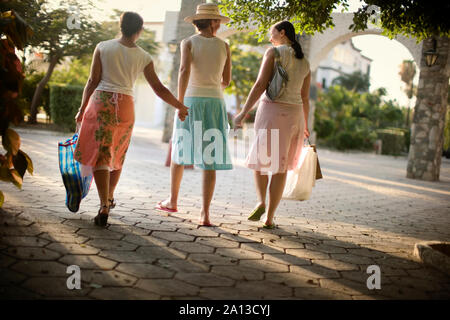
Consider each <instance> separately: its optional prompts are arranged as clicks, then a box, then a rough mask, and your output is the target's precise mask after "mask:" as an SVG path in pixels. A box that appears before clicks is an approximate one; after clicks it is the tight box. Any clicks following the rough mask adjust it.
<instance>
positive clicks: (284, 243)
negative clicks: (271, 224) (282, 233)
mask: <svg viewBox="0 0 450 320" xmlns="http://www.w3.org/2000/svg"><path fill="white" fill-rule="evenodd" d="M263 243H264V244H268V245H271V246H275V247H279V248H281V249H304V248H305V245H304V244H303V243H301V242H300V241H295V240H294V239H263Z"/></svg>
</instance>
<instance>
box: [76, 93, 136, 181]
mask: <svg viewBox="0 0 450 320" xmlns="http://www.w3.org/2000/svg"><path fill="white" fill-rule="evenodd" d="M133 126H134V102H133V97H132V96H130V95H126V94H121V93H115V92H106V91H101V90H96V91H95V92H94V93H93V94H92V96H91V98H90V99H89V103H88V106H87V108H86V111H85V113H84V116H83V120H82V122H81V128H80V131H79V138H78V142H77V146H76V148H75V159H76V160H77V161H78V162H80V163H81V164H82V166H81V169H82V175H83V176H86V175H89V174H92V171H93V170H95V168H102V169H106V168H107V169H109V170H110V171H113V170H119V169H121V168H122V166H123V163H124V161H125V155H126V153H127V150H128V146H129V144H130V139H131V133H132V131H133Z"/></svg>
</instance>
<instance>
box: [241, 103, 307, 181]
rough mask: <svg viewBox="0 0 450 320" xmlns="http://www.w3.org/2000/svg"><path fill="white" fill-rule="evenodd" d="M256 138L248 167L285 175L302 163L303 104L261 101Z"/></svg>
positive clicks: (256, 120)
mask: <svg viewBox="0 0 450 320" xmlns="http://www.w3.org/2000/svg"><path fill="white" fill-rule="evenodd" d="M254 129H255V139H254V141H253V144H252V146H251V148H250V152H249V154H248V156H247V159H246V162H245V165H246V166H247V167H248V168H250V169H253V170H257V171H261V172H262V173H264V172H266V173H271V174H276V173H284V172H286V171H287V170H293V169H294V168H295V167H296V166H297V163H298V161H299V158H300V155H301V152H302V148H303V139H304V131H305V119H304V114H303V106H302V105H301V104H287V103H279V102H273V101H271V100H269V99H267V98H265V97H264V98H262V99H261V100H260V103H259V106H258V110H257V112H256V117H255V127H254Z"/></svg>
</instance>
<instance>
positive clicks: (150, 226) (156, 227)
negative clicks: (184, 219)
mask: <svg viewBox="0 0 450 320" xmlns="http://www.w3.org/2000/svg"><path fill="white" fill-rule="evenodd" d="M136 227H139V228H143V229H147V230H150V231H176V230H177V228H176V227H173V226H169V225H164V224H161V223H159V222H158V223H156V222H153V223H147V222H145V223H138V224H137V225H136Z"/></svg>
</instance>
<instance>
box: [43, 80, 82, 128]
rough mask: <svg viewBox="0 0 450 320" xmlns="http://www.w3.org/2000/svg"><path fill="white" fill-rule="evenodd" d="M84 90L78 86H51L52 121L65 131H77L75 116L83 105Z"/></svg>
mask: <svg viewBox="0 0 450 320" xmlns="http://www.w3.org/2000/svg"><path fill="white" fill-rule="evenodd" d="M83 90H84V87H82V86H76V85H56V84H53V85H50V112H51V115H52V119H53V122H54V123H56V124H57V125H59V126H61V127H62V128H63V129H64V130H67V131H69V130H70V131H74V130H75V127H76V124H75V115H76V114H77V112H78V109H79V107H80V104H81V98H82V96H83Z"/></svg>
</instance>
